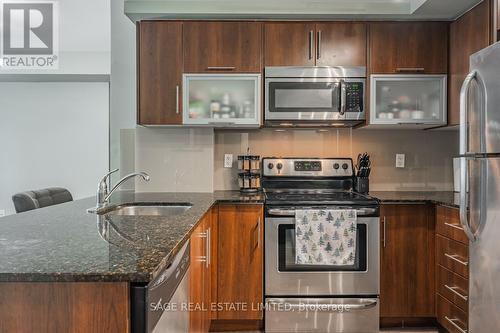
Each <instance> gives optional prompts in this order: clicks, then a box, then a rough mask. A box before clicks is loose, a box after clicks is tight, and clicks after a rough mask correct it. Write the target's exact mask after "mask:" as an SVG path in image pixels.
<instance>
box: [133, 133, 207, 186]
mask: <svg viewBox="0 0 500 333" xmlns="http://www.w3.org/2000/svg"><path fill="white" fill-rule="evenodd" d="M213 168H214V131H213V129H211V128H196V129H190V128H187V129H186V128H145V127H140V126H138V127H137V128H136V132H135V169H136V170H139V171H145V172H148V173H149V174H150V175H151V181H150V182H144V181H142V180H137V181H136V183H135V189H136V191H138V192H212V191H213V188H214V187H213V174H214V169H213Z"/></svg>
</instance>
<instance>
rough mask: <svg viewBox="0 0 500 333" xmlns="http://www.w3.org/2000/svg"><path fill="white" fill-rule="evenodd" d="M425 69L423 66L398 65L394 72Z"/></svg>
mask: <svg viewBox="0 0 500 333" xmlns="http://www.w3.org/2000/svg"><path fill="white" fill-rule="evenodd" d="M423 71H425V68H424V67H398V68H396V72H400V73H401V72H423Z"/></svg>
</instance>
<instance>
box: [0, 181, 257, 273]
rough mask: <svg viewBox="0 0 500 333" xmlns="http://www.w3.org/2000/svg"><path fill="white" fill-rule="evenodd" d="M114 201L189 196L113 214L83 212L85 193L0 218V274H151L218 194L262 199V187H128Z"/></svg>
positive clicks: (227, 198) (90, 201)
mask: <svg viewBox="0 0 500 333" xmlns="http://www.w3.org/2000/svg"><path fill="white" fill-rule="evenodd" d="M111 201H112V202H111V203H112V204H120V203H133V202H156V203H161V202H173V203H191V204H192V205H193V206H192V208H191V209H189V210H188V211H187V212H185V213H183V214H181V215H177V216H170V217H165V216H147V217H144V216H143V217H141V216H117V215H112V216H111V215H102V216H99V215H96V214H90V213H87V212H86V209H87V208H90V207H93V206H95V198H94V197H92V198H87V199H82V200H76V201H73V202H68V203H64V204H61V205H57V206H52V207H46V208H41V209H37V210H34V211H29V212H25V213H21V214H16V215H11V216H6V217H3V218H0V253H1V256H0V281H3V282H5V281H37V282H42V281H106V282H107V281H127V282H144V283H147V282H149V281H151V280H152V279H153V278H154V277H155V275H156V274H157V273H158V271H159V270H161V269H162V268H163V267H164V266H165V265H166V264H167V263H169V262H170V260H171V259H172V257H173V256H175V254H176V253H177V251H178V250H179V249H180V248H181V247H182V245H184V243H185V242H186V241H187V240H188V239H189V236H190V234H191V231H192V230H193V229H194V227H195V226H196V224H197V223H198V222H199V220H200V219H201V217H202V216H203V215H204V214H205V213H206V212H207V211H208V210H209V209H210V207H211V206H212V205H213V204H214V203H217V202H228V203H230V202H235V203H263V202H264V198H263V195H261V194H257V195H242V194H240V192H239V191H218V192H214V193H133V192H121V193H116V194H115V195H113V197H112V200H111Z"/></svg>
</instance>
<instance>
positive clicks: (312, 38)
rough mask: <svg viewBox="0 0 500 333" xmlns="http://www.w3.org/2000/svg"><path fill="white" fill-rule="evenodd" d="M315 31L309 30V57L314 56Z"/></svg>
mask: <svg viewBox="0 0 500 333" xmlns="http://www.w3.org/2000/svg"><path fill="white" fill-rule="evenodd" d="M313 48H314V31H312V30H311V31H309V59H312V58H313Z"/></svg>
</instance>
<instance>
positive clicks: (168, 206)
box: [104, 203, 193, 216]
mask: <svg viewBox="0 0 500 333" xmlns="http://www.w3.org/2000/svg"><path fill="white" fill-rule="evenodd" d="M191 207H193V205H192V204H190V203H154V204H148V203H140V204H123V205H118V206H114V207H112V208H110V210H107V211H106V212H104V214H109V215H122V216H175V215H180V214H183V213H185V212H186V211H188V210H189V209H190V208H191Z"/></svg>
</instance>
